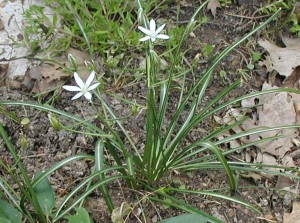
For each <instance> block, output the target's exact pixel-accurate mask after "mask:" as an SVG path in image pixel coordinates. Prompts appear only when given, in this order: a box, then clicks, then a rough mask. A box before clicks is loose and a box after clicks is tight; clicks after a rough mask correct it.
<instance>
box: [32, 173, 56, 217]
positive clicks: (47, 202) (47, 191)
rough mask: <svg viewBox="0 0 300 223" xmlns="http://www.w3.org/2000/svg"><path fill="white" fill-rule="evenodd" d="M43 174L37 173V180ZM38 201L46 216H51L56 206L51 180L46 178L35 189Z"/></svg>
mask: <svg viewBox="0 0 300 223" xmlns="http://www.w3.org/2000/svg"><path fill="white" fill-rule="evenodd" d="M41 175H42V173H41V172H37V173H36V175H35V178H37V177H39V176H41ZM33 190H34V192H35V195H36V197H37V200H38V202H39V204H40V206H41V208H42V210H43V212H44V214H45V215H46V216H50V214H51V211H52V209H53V208H54V206H55V194H54V191H53V188H52V187H51V185H50V182H49V180H48V179H47V178H46V177H45V178H44V179H43V180H41V181H40V182H39V183H38V184H36V186H35V187H34V188H33Z"/></svg>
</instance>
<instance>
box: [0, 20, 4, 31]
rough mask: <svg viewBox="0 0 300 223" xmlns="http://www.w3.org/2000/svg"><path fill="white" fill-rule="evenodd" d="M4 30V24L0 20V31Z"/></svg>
mask: <svg viewBox="0 0 300 223" xmlns="http://www.w3.org/2000/svg"><path fill="white" fill-rule="evenodd" d="M3 29H4V24H3V22H2V20H1V19H0V30H3Z"/></svg>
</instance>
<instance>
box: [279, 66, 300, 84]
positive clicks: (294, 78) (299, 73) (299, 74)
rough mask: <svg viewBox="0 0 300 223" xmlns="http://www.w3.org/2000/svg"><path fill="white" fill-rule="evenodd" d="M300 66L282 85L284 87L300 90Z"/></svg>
mask: <svg viewBox="0 0 300 223" xmlns="http://www.w3.org/2000/svg"><path fill="white" fill-rule="evenodd" d="M299 79H300V66H297V67H296V68H295V69H294V70H293V72H292V73H291V74H290V76H288V77H287V78H286V79H285V80H284V81H283V83H282V87H288V88H295V89H299Z"/></svg>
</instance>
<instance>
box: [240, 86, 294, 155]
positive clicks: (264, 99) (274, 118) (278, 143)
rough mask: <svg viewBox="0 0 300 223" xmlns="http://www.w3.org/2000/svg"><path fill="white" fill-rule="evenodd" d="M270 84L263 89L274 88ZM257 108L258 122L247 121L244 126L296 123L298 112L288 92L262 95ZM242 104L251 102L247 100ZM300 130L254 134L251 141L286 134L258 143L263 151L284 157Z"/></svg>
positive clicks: (272, 125) (246, 128) (246, 127)
mask: <svg viewBox="0 0 300 223" xmlns="http://www.w3.org/2000/svg"><path fill="white" fill-rule="evenodd" d="M272 88H274V87H271V86H270V85H269V84H267V83H265V84H264V85H263V90H268V89H272ZM253 100H254V99H253ZM258 100H259V104H260V105H261V106H259V107H258V108H257V113H258V120H257V122H256V123H251V122H249V121H248V122H245V123H244V124H243V125H242V127H243V129H245V130H249V129H252V128H257V127H275V126H282V125H294V124H296V122H297V118H296V112H295V109H294V103H293V98H292V97H291V95H290V94H288V93H287V92H279V93H272V94H266V95H261V96H260V97H259V98H258ZM242 104H251V103H250V102H247V103H246V102H245V103H242ZM298 134H299V131H298V130H297V129H296V128H291V129H283V130H273V131H267V132H262V133H259V134H255V135H252V136H251V137H250V141H254V140H259V139H264V138H267V137H273V136H281V135H285V136H286V137H284V138H278V139H274V140H271V141H267V142H263V143H259V144H257V147H258V148H259V149H260V150H261V151H262V152H263V153H265V152H267V153H269V154H272V155H274V156H278V157H279V158H282V157H283V156H284V155H285V153H286V152H287V151H289V150H290V148H291V147H292V146H293V144H292V139H293V138H296V136H297V135H298Z"/></svg>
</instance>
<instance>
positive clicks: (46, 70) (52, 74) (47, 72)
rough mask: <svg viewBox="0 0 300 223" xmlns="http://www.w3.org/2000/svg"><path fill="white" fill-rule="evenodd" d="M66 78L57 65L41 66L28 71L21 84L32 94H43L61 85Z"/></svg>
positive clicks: (66, 75)
mask: <svg viewBox="0 0 300 223" xmlns="http://www.w3.org/2000/svg"><path fill="white" fill-rule="evenodd" d="M68 76H69V75H68V74H67V73H65V72H63V69H62V68H61V67H59V66H58V65H52V64H42V65H41V66H39V67H32V68H31V69H30V70H28V72H27V73H26V74H25V77H24V80H23V82H22V84H23V85H24V86H25V87H26V88H27V89H29V90H31V92H33V93H45V92H47V91H50V90H53V89H54V88H56V87H58V86H60V85H62V84H63V83H64V81H65V79H66V77H68Z"/></svg>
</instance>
